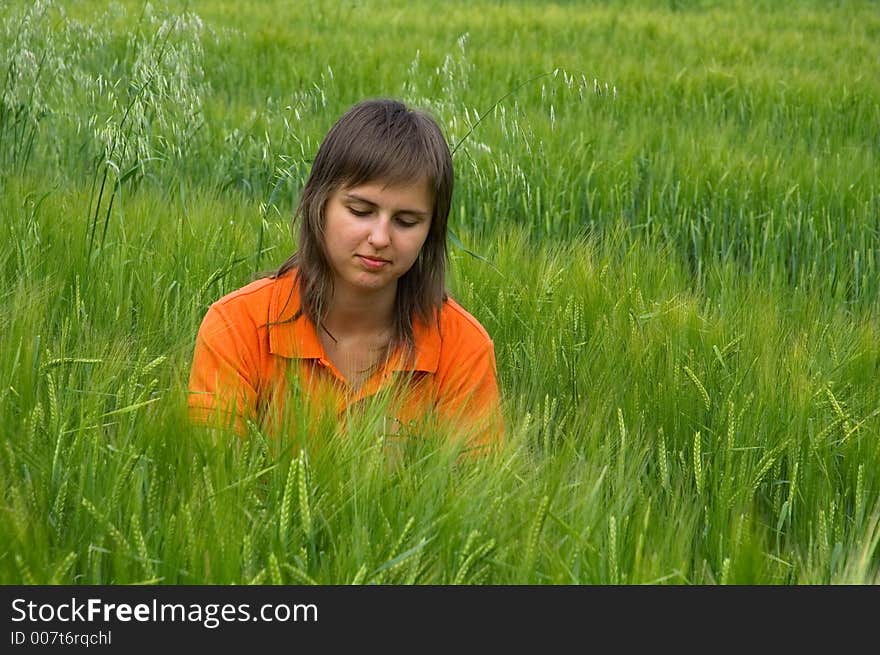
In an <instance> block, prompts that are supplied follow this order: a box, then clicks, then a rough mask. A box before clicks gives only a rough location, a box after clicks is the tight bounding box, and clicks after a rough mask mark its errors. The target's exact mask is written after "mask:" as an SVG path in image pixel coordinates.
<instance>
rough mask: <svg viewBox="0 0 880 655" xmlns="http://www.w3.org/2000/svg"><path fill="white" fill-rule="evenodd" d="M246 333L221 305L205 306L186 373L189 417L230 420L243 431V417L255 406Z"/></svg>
mask: <svg viewBox="0 0 880 655" xmlns="http://www.w3.org/2000/svg"><path fill="white" fill-rule="evenodd" d="M249 346H250V343H249V341H248V335H247V334H246V330H243V329H242V326H240V325H236V324H235V322H234V321H232V320H230V318H229V316H227V315H226V313H225V312H224V309H223V307H222V306H221V305H218V304H214V305H212V306H211V308H210V309H209V310H208V313H207V314H206V315H205V318H204V320H203V321H202V324H201V326H200V327H199V332H198V335H197V336H196V345H195V351H194V353H193V363H192V369H191V370H190V376H189V392H188V397H187V404H188V407H189V415H190V418H191V420H192V421H194V422H195V423H198V424H202V425H207V424H211V425H217V424H218V421H219V424H221V425H227V424H229V422H230V421H231V422H232V425H233V427H234V428H235V431H236V432H237V433H238V434H242V435H243V434H244V433H245V432H246V430H245V425H244V419H245V418H250V417H253V416H254V413H255V408H256V407H257V389H258V388H259V372H258V368H257V366H256V362H255V361H254V357H253V354H252V352H251V348H250V347H249Z"/></svg>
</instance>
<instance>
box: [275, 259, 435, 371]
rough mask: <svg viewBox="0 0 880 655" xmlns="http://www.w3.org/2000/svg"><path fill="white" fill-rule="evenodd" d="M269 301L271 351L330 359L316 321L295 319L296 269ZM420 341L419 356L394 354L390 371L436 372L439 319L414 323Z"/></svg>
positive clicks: (279, 280) (277, 282)
mask: <svg viewBox="0 0 880 655" xmlns="http://www.w3.org/2000/svg"><path fill="white" fill-rule="evenodd" d="M273 287H274V288H273V290H272V298H271V300H270V301H269V325H268V328H269V352H270V353H272V354H273V355H279V356H281V357H286V358H288V359H319V360H320V359H326V354H325V353H324V347H323V346H322V345H321V341H320V340H319V339H318V333H317V331H316V330H315V324H314V323H312V321H311V320H309V318H308V317H307V316H305V315H304V314H302V315H300V316H299V317H297V318H296V319H295V320H294V317H295V316H296V314H297V312H298V311H299V309H300V295H299V284H298V282H297V276H296V270H295V269H294V270H293V271H290V272H288V273H286V274H285V275H283V276H281V277H279V278H276V279H275V283H274V285H273ZM413 337H414V338H415V343H416V352H415V359H414V360H412V361H407V360H405V359H404V358H403V357H402V356H401V354H400V353H396V354H395V355H394V356H392V358H391V360H390V362H389V363H388V370H389V371H424V372H427V373H436V372H437V366H438V364H439V362H440V344H441V339H440V330H439V327H438V326H437V324H436V322H434V323H432V324H431V325H426V324H425V323H424V322H423V321H421V320H415V321H414V322H413Z"/></svg>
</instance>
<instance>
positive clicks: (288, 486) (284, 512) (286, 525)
mask: <svg viewBox="0 0 880 655" xmlns="http://www.w3.org/2000/svg"><path fill="white" fill-rule="evenodd" d="M298 468H299V462H298V461H297V462H291V463H290V466H288V467H287V479H286V481H285V484H284V494H283V496H282V498H281V509H280V513H281V515H280V517H279V519H278V536H279V538H280V539H281V543H282V544H283V543H285V542H286V540H287V532H288V530H289V529H290V513H291V511H292V510H291V505H292V503H293V493H294V492H293V486H294V482H295V481H296V476H297V469H298Z"/></svg>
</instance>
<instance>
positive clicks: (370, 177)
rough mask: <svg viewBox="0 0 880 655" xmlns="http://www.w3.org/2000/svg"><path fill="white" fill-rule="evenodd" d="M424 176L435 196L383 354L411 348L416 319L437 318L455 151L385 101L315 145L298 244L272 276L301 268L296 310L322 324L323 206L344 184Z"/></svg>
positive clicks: (419, 120)
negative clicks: (315, 153)
mask: <svg viewBox="0 0 880 655" xmlns="http://www.w3.org/2000/svg"><path fill="white" fill-rule="evenodd" d="M422 178H427V180H428V185H429V188H430V189H431V191H432V193H433V200H434V208H433V213H432V215H431V226H430V229H429V232H428V236H427V238H426V239H425V243H424V245H423V246H422V249H421V251H420V252H419V256H418V259H417V260H416V262H415V263H414V264H413V266H412V268H410V270H409V271H407V272H406V273H405V274H404V275H402V276H401V277H400V279H399V280H398V282H397V297H396V299H395V306H394V325H393V329H392V334H391V339H390V341H389V344H388V347H387V349H386V351H385V356H388V355H389V354H390V353H392V352H394V350H396V349H397V348H398V347H402V348H403V352H404V355H405V356H406V357H411V356H413V355H414V353H415V339H414V335H413V319H414V318H418V319H421V320H422V321H424V322H425V323H430V322H431V321H434V320H436V318H437V316H438V314H439V310H440V308H441V306H442V304H443V301H444V300H445V299H446V257H447V253H446V223H447V219H448V217H449V209H450V206H451V204H452V187H453V184H454V174H453V169H452V156H451V154H450V152H449V146H448V145H447V143H446V139H445V138H444V137H443V133H442V132H441V131H440V128H439V126H438V125H437V123H436V122H435V121H434V119H433V118H432V117H431V116H429V115H428V114H427V113H425V112H422V111H419V110H412V109H409V108H407V107H406V105H404V104H403V103H401V102H398V101H396V100H389V99H376V100H365V101H363V102H360V103H358V104H356V105H354V106H353V107H352V108H351V109H349V110H348V111H347V112H346V113H345V114H344V115H343V116H342V118H340V119H339V120H338V121H337V122H336V124H335V125H333V127H332V128H330V131H329V132H328V133H327V136H325V137H324V141H323V142H322V143H321V146H320V147H319V148H318V153H317V155H316V156H315V160H314V162H313V163H312V170H311V173H310V174H309V179H308V181H307V182H306V184H305V187H303V191H302V195H301V196H300V200H299V205H298V207H297V210H296V213H295V215H294V225H295V223H296V220H297V219H299V220H300V226H299V249H298V250H297V251H296V252H295V253H293V255H292V256H291V257H290V258H288V259H287V261H285V262H284V263H283V264H282V265H281V266H280V268H279V269H278V270H277V271H276V272H275V273H274V275H273V277H279V276H281V275H284V274H285V273H287V272H288V271H290V270H291V269H293V268H297V269H298V280H297V283H298V284H299V292H300V300H301V303H302V304H301V307H300V308H299V310H298V311H297V312H296V314H295V316H294V320H297V319H298V318H299V317H300V316H301V315H302V314H305V315H306V316H307V317H308V318H309V319H310V320H311V321H312V322H313V323H314V324H315V326H316V327H317V328H320V327H321V326H322V323H323V320H324V318H325V317H326V314H327V306H328V303H329V301H330V298H332V296H333V276H332V275H331V269H330V264H329V262H328V260H327V256H326V253H325V250H324V224H325V220H324V209H325V207H326V205H327V200H328V199H329V198H330V196H331V195H332V194H333V193H334V192H335V191H337V190H338V189H339V188H341V187H343V186H357V185H359V184H365V183H367V182H374V181H378V180H381V181H383V182H386V183H388V184H399V183H405V182H411V181H414V180H418V179H422Z"/></svg>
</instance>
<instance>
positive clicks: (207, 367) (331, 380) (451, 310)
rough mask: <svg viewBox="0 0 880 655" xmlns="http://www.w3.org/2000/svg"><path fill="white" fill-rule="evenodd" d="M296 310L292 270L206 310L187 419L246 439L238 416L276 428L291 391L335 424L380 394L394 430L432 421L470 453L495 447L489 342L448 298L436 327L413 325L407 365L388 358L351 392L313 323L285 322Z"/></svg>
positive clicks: (499, 431)
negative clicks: (220, 421) (218, 422)
mask: <svg viewBox="0 0 880 655" xmlns="http://www.w3.org/2000/svg"><path fill="white" fill-rule="evenodd" d="M299 307H300V299H299V285H298V284H297V283H296V281H295V271H291V272H289V273H287V274H286V275H284V276H282V277H280V278H277V279H272V278H263V279H260V280H257V281H255V282H252V283H251V284H248V285H247V286H245V287H242V288H241V289H238V290H237V291H233V292H232V293H230V294H228V295H226V296H224V297H223V298H221V299H220V300H218V301H217V302H215V303H214V304H213V305H211V307H210V309H209V310H208V313H207V314H206V315H205V318H204V320H203V321H202V325H201V327H200V328H199V333H198V336H197V337H196V346H195V352H194V355H193V364H192V370H191V372H190V378H189V408H190V414H191V416H192V418H193V420H195V421H197V422H199V423H207V422H210V421H212V420H214V419H216V417H217V415H218V414H219V416H220V417H224V418H226V419H227V420H228V419H231V420H232V421H233V423H234V426H235V428H236V431H237V432H238V433H239V434H244V432H245V430H244V423H243V419H244V418H252V419H256V420H258V421H262V422H263V423H264V424H265V423H268V424H269V425H270V426H271V427H272V429H275V428H278V427H282V429H283V426H279V425H278V421H279V420H281V419H280V418H279V417H282V416H283V415H284V413H283V411H282V410H283V407H284V401H285V397H289V394H290V393H296V392H298V391H300V390H301V391H304V392H305V400H306V404H307V405H308V406H309V411H311V412H315V416H318V415H320V413H321V412H322V411H327V410H329V411H333V412H335V414H336V417H337V418H342V417H343V416H345V414H346V413H347V412H349V411H352V410H354V409H355V408H356V407H357V405H358V403H361V402H362V401H365V400H366V399H368V398H370V397H372V396H375V395H376V394H378V393H380V392H384V391H386V390H387V391H388V392H389V393H388V394H387V397H388V398H390V399H391V400H390V401H389V405H388V411H390V412H391V415H390V416H388V417H387V418H389V419H392V422H394V423H395V424H396V425H397V426H398V427H399V426H401V425H405V426H410V427H412V426H415V425H421V424H424V421H426V420H428V419H431V420H439V421H440V422H441V423H442V424H444V425H445V427H446V428H449V429H451V433H452V434H458V435H461V436H462V438H464V439H465V440H466V442H467V445H468V446H469V447H470V446H473V447H485V446H489V445H492V444H494V443H497V442H500V441H501V439H502V435H503V423H502V420H501V411H500V398H499V392H498V382H497V378H496V367H495V350H494V347H493V344H492V340H491V339H490V338H489V335H488V334H487V333H486V331H485V330H484V329H483V326H482V325H480V323H479V322H478V321H477V320H476V319H475V318H474V317H473V316H471V315H470V314H469V313H468V312H466V311H465V310H464V309H463V308H462V307H461V306H460V305H459V304H458V303H456V302H455V301H454V300H452V299H451V298H450V299H447V300H446V302H444V303H443V307H442V309H441V311H440V320H439V325H437V323H436V322H435V323H433V324H431V325H426V324H424V323H422V322H421V321H415V322H414V326H413V331H414V337H415V346H416V350H415V357H414V358H413V359H412V360H410V361H408V362H405V361H404V360H403V358H402V357H401V356H400V354H399V353H394V354H392V356H391V357H390V358H389V361H388V362H387V363H386V364H385V366H383V367H381V368H379V369H378V370H376V371H375V372H374V373H373V375H372V376H371V377H370V378H369V379H367V380H366V381H365V382H364V383H363V384H362V385H361V387H360V388H359V389H357V390H353V389H352V388H351V387H350V386H349V385H348V383H347V382H346V381H345V379H344V377H343V376H342V374H341V373H340V372H339V371H338V370H337V368H336V367H335V366H334V365H333V363H332V362H331V361H330V360H329V359H328V358H327V356H326V354H325V353H324V348H323V346H322V345H321V342H320V340H319V339H318V335H317V332H316V330H315V325H314V323H312V321H311V320H309V319H308V318H307V317H306V316H304V315H303V316H300V317H299V318H297V319H296V320H293V317H294V316H295V314H296V312H297V310H298V309H299ZM291 385H294V386H295V387H296V388H295V389H294V388H291ZM288 418H289V417H288ZM395 419H396V421H395ZM398 421H399V423H397V422H398ZM297 423H299V424H300V425H308V424H309V423H302V422H300V421H297Z"/></svg>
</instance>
